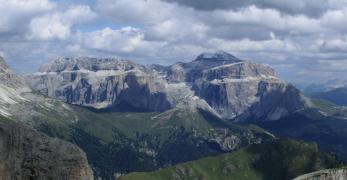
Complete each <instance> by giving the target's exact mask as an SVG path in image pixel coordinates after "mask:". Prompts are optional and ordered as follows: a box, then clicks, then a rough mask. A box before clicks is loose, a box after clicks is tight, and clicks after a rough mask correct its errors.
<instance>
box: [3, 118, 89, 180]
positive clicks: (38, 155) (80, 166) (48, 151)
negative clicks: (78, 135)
mask: <svg viewBox="0 0 347 180" xmlns="http://www.w3.org/2000/svg"><path fill="white" fill-rule="evenodd" d="M0 177H1V179H4V180H10V179H11V180H12V179H13V180H14V179H38V180H44V179H59V180H68V179H69V180H70V179H71V180H91V179H93V176H92V171H91V169H90V167H89V165H88V162H87V158H86V156H85V154H84V153H83V152H82V150H80V149H79V148H78V147H77V146H75V145H72V144H70V143H67V142H64V141H61V140H58V139H52V138H49V137H48V136H46V135H43V134H41V133H38V132H36V131H35V130H32V129H31V128H29V127H25V126H23V125H20V124H14V123H1V124H0Z"/></svg>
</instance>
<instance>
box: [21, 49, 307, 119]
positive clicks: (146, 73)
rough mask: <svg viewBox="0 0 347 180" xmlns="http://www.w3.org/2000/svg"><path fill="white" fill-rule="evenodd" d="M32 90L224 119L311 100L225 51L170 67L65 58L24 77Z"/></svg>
mask: <svg viewBox="0 0 347 180" xmlns="http://www.w3.org/2000/svg"><path fill="white" fill-rule="evenodd" d="M26 79H27V82H28V84H29V85H30V87H31V88H32V89H34V90H35V91H38V92H40V93H42V94H44V95H47V96H49V97H53V98H57V99H60V100H63V101H64V102H67V103H70V104H76V105H82V106H87V107H93V108H96V109H104V108H116V109H125V108H126V109H132V110H133V109H137V110H146V111H165V110H169V109H172V108H175V107H185V108H186V107H188V108H191V109H196V108H201V109H204V110H207V111H210V112H211V113H213V114H215V115H216V116H218V117H220V118H223V119H228V120H229V119H232V120H237V121H246V120H247V121H250V120H253V121H256V120H277V119H280V118H281V117H284V116H286V115H288V114H290V113H293V112H296V111H298V110H301V109H303V108H305V107H307V106H308V105H309V102H308V101H307V100H306V99H305V98H304V97H303V96H302V95H301V93H300V92H299V91H298V90H297V89H296V88H295V87H294V86H292V85H290V84H287V83H285V82H283V81H281V80H279V79H278V78H277V77H276V76H275V73H274V71H273V69H271V68H270V67H269V66H266V65H262V64H257V63H252V62H250V61H244V60H240V59H238V58H236V57H234V56H232V55H230V54H228V53H225V52H217V53H203V54H201V55H199V56H198V57H197V58H196V59H195V60H194V61H192V62H187V63H176V64H174V65H171V66H159V65H150V66H143V65H139V64H135V63H132V62H130V61H126V60H117V59H96V58H73V59H68V58H63V59H57V60H55V61H53V62H51V63H49V64H45V65H43V66H42V67H41V68H40V70H39V72H38V73H35V74H33V75H30V76H27V78H26Z"/></svg>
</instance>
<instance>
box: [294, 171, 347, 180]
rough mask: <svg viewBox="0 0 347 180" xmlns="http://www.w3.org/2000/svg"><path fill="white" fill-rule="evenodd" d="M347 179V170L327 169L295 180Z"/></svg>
mask: <svg viewBox="0 0 347 180" xmlns="http://www.w3.org/2000/svg"><path fill="white" fill-rule="evenodd" d="M345 179H347V168H339V169H327V170H321V171H317V172H313V173H309V174H304V175H302V176H299V177H297V178H295V179H294V180H345Z"/></svg>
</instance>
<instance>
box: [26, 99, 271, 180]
mask: <svg viewBox="0 0 347 180" xmlns="http://www.w3.org/2000/svg"><path fill="white" fill-rule="evenodd" d="M54 103H56V104H54ZM54 103H52V104H53V105H54V107H55V108H51V109H50V108H42V107H40V106H39V105H37V106H34V107H33V108H35V112H40V113H41V115H34V116H30V117H28V118H22V119H23V121H26V123H27V124H30V125H31V126H33V127H34V128H36V129H38V130H39V131H41V132H44V133H46V134H48V135H50V136H53V137H59V138H62V139H65V140H68V141H70V142H73V143H74V144H77V145H78V146H79V147H81V149H83V150H84V151H85V152H86V154H87V157H88V160H89V162H90V164H91V165H92V167H93V169H94V172H95V174H96V175H97V176H100V177H103V178H105V179H112V177H114V175H115V174H120V173H122V174H123V173H129V172H135V171H153V170H156V169H159V168H164V167H168V166H172V165H175V164H178V163H182V162H187V161H191V160H196V159H200V158H203V157H206V156H211V155H218V154H221V153H225V152H230V151H234V150H237V149H239V148H241V147H244V146H247V145H249V144H252V143H259V142H262V141H268V140H272V139H273V137H272V136H271V135H269V134H268V133H267V132H265V131H264V130H262V129H260V128H258V127H256V126H253V125H236V124H233V123H227V122H225V121H222V120H221V119H219V118H218V117H216V116H214V115H213V114H210V113H208V112H205V111H203V110H197V111H191V110H184V109H172V110H169V111H165V112H163V113H159V112H114V111H94V110H90V109H88V108H83V107H79V106H71V105H66V104H64V105H63V106H65V109H64V108H63V109H59V107H61V106H62V105H61V103H60V102H54Z"/></svg>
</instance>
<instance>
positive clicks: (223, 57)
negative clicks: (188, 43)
mask: <svg viewBox="0 0 347 180" xmlns="http://www.w3.org/2000/svg"><path fill="white" fill-rule="evenodd" d="M206 60H218V61H235V62H238V61H241V60H240V59H239V58H237V57H235V56H233V55H231V54H229V53H227V52H225V51H216V52H213V53H210V52H205V53H201V54H200V55H199V56H198V57H197V58H196V59H195V61H206Z"/></svg>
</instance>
